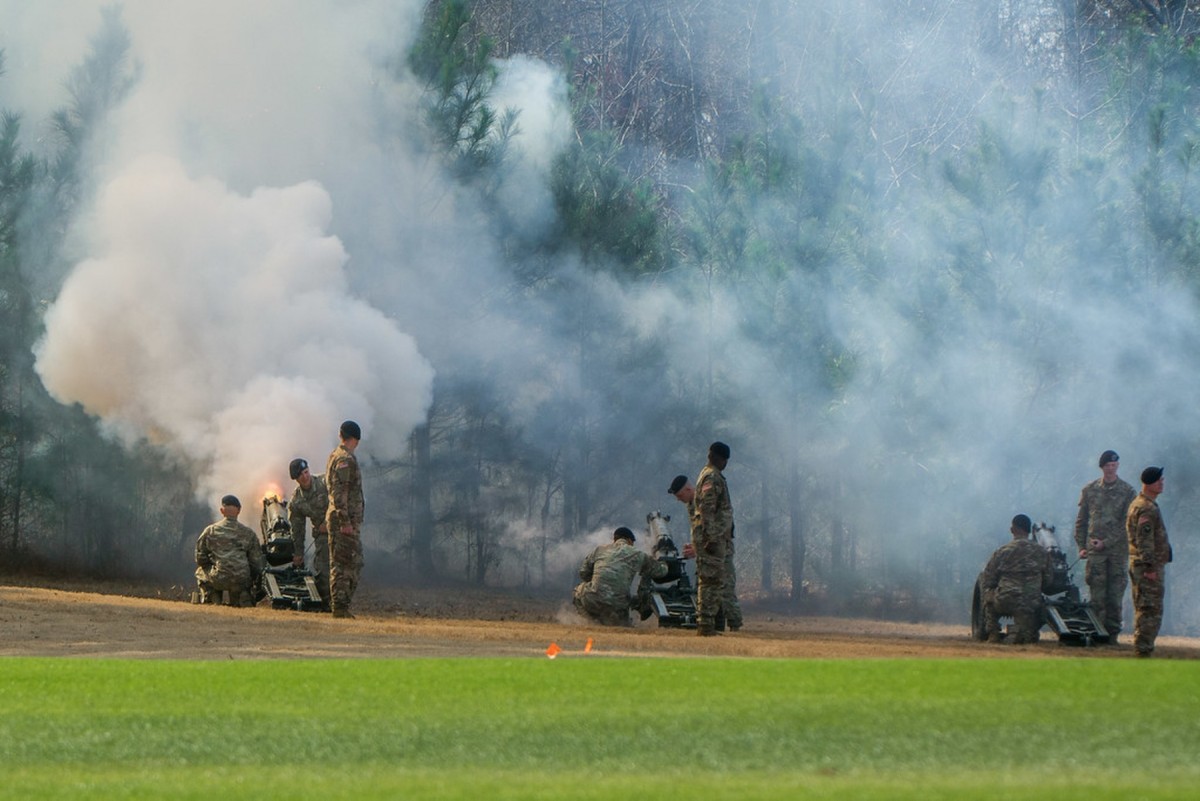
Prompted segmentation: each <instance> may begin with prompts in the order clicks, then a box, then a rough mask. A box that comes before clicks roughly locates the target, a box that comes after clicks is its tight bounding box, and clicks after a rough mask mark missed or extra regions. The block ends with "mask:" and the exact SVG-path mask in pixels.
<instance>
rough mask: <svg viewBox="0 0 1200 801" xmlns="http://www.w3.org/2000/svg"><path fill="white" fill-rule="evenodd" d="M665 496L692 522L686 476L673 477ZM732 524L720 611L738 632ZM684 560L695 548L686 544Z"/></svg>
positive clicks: (739, 608)
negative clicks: (685, 511)
mask: <svg viewBox="0 0 1200 801" xmlns="http://www.w3.org/2000/svg"><path fill="white" fill-rule="evenodd" d="M667 494H668V495H674V496H675V500H677V501H679V502H680V503H682V504H683V505H684V506H686V507H687V512H688V520H689V521H690V520H693V519H694V518H695V513H696V487H695V485H693V484H692V482H691V481H690V480H689V479H688V477H687V476H684V475H679V476H675V478H674V480H672V481H671V485H670V486H669V487H667ZM733 529H734V526H733V523H730V524H729V541H728V542H727V543H726V544H725V575H724V581H723V582H722V586H721V611H722V612H723V613H724V614H725V621H726V622H727V623H728V624H729V630H730V631H738V630H739V629H741V627H742V606H741V604H740V603H738V598H737V567H736V565H735V564H734V558H733ZM683 555H684V558H692V557H694V556H695V555H696V549H695V546H694V545H693V544H692V543H688V544H686V545H685V546H684V549H683Z"/></svg>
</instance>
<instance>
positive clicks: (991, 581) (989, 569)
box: [979, 551, 1000, 590]
mask: <svg viewBox="0 0 1200 801" xmlns="http://www.w3.org/2000/svg"><path fill="white" fill-rule="evenodd" d="M979 583H980V585H981V586H982V587H983V589H985V590H994V589H996V585H997V584H999V583H1000V552H999V551H996V552H995V553H994V554H992V558H991V559H988V563H987V566H986V567H984V568H983V578H981V579H980V582H979Z"/></svg>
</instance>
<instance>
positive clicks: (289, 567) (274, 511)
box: [257, 495, 325, 612]
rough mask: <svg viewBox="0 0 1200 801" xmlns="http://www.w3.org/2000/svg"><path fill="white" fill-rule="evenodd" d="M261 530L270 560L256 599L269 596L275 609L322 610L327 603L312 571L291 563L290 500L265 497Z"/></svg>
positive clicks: (260, 538)
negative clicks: (288, 515) (288, 514)
mask: <svg viewBox="0 0 1200 801" xmlns="http://www.w3.org/2000/svg"><path fill="white" fill-rule="evenodd" d="M259 528H260V534H259V544H260V545H261V546H262V550H263V556H265V557H266V560H267V569H266V570H264V571H263V575H262V587H261V590H260V592H259V594H258V596H257V598H258V599H260V600H261V599H262V598H263V597H264V596H265V597H269V598H270V599H271V606H272V608H274V609H295V610H298V611H301V612H307V611H317V610H320V609H323V608H324V607H325V602H324V601H323V600H322V599H321V593H320V592H319V591H318V590H317V583H316V581H315V580H314V578H313V573H312V571H311V570H308V569H306V568H303V567H296V566H295V565H294V564H292V558H293V557H294V556H295V552H296V546H295V543H294V542H293V541H292V527H291V524H290V523H288V518H287V501H284V500H281V499H280V498H279V496H277V495H267V496H265V497H264V498H263V512H262V521H261V523H260V526H259Z"/></svg>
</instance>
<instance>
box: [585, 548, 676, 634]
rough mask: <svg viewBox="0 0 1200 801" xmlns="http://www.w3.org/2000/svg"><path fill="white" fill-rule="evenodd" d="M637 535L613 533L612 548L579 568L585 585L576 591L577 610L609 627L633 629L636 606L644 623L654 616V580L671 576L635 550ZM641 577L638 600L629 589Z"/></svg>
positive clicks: (598, 550) (590, 557) (592, 556)
mask: <svg viewBox="0 0 1200 801" xmlns="http://www.w3.org/2000/svg"><path fill="white" fill-rule="evenodd" d="M634 541H635V538H634V536H633V532H632V531H630V530H629V529H628V528H626V527H624V526H622V527H621V528H619V529H617V530H616V531H614V532H613V541H612V544H611V545H601V546H599V547H597V548H596V549H595V550H594V551H592V552H591V553H590V554H588V555H587V557H586V558H585V559H584V560H583V564H582V565H580V567H579V577H580V578H581V579H583V582H582V583H581V584H579V585H577V586H576V587H575V593H574V596H573V601H574V603H575V608H576V609H577V610H579V613H580V614H581V615H584V616H586V617H588V618H590V619H592V620H594V621H596V622H597V623H600V624H603V625H605V626H629V625H631V624H630V621H629V608H630V604H631V603H634V604H635V605H636V607H637V609H638V611H639V612H640V613H641V617H642V620H645V619H646V618H648V617H650V615H652V614H653V613H654V607H653V606H652V603H651V600H650V581H651V579H657V578H663V577H664V576H666V575H667V570H668V568H667V565H666V564H665V563H663V562H660V561H658V560H657V559H655V558H653V557H652V556H650V554H648V553H646V552H645V551H639V550H638V549H637V548H635V547H633V543H634ZM635 576H640V577H641V581H639V582H638V594H637V598H636V600H635V599H631V598H630V597H629V587H630V585H631V584H633V579H634V577H635Z"/></svg>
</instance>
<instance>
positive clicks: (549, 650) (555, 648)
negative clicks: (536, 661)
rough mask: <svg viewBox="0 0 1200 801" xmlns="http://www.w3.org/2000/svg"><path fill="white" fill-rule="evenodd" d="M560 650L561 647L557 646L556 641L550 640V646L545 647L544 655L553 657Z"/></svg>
mask: <svg viewBox="0 0 1200 801" xmlns="http://www.w3.org/2000/svg"><path fill="white" fill-rule="evenodd" d="M561 650H562V649H561V648H559V647H558V643H553V642H552V643H550V647H549V648H547V649H546V656H548V657H550V658H551V659H553V658H554V657H556V656H558V652H559V651H561Z"/></svg>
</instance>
